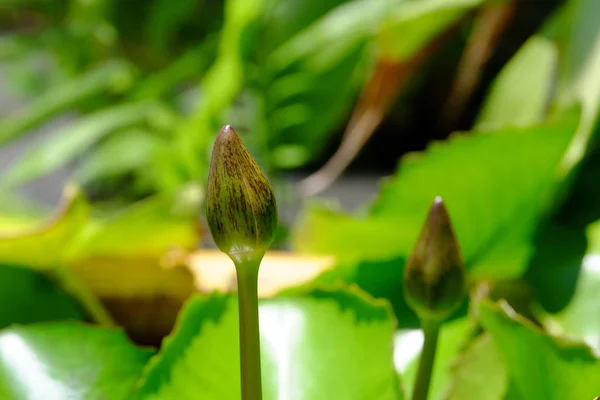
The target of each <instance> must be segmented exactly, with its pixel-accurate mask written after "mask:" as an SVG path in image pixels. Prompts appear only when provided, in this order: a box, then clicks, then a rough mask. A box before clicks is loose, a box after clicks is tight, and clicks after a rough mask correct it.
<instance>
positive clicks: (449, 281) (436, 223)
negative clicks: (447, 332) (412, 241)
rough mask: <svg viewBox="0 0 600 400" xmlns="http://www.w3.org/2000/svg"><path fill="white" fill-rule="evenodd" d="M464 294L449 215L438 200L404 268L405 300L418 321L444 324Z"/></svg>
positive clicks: (434, 203) (461, 274) (463, 283)
mask: <svg viewBox="0 0 600 400" xmlns="http://www.w3.org/2000/svg"><path fill="white" fill-rule="evenodd" d="M464 292H465V269H464V265H463V263H462V260H461V257H460V253H459V249H458V243H457V241H456V236H455V234H454V230H453V229H452V224H451V223H450V217H449V216H448V211H447V210H446V207H445V206H444V203H443V201H442V198H441V197H436V199H435V200H434V202H433V205H432V206H431V209H430V210H429V215H428V216H427V220H426V221H425V225H424V226H423V229H422V230H421V233H420V235H419V238H418V239H417V243H416V245H415V248H414V250H413V252H412V254H411V256H410V258H409V259H408V262H407V263H406V266H405V268H404V296H405V297H406V301H407V303H408V304H409V305H410V306H411V307H412V308H413V309H414V310H415V311H416V313H417V315H419V318H421V319H429V320H432V319H433V320H440V321H441V320H443V319H445V318H447V317H449V316H450V314H451V313H452V311H454V309H456V307H458V306H459V305H460V303H461V301H462V299H463V296H464Z"/></svg>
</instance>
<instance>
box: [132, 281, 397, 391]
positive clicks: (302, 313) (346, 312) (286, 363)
mask: <svg viewBox="0 0 600 400" xmlns="http://www.w3.org/2000/svg"><path fill="white" fill-rule="evenodd" d="M260 323H261V346H262V347H261V352H262V366H263V392H264V398H265V399H277V398H284V397H285V398H288V399H311V400H319V399H337V398H339V399H347V400H352V399H357V400H363V399H381V400H384V399H399V398H401V395H400V387H399V382H398V379H397V377H396V375H395V371H394V369H393V364H392V355H391V345H392V337H393V332H394V322H393V319H392V317H391V315H390V313H389V310H388V308H387V307H385V306H384V305H383V304H381V303H375V302H373V301H371V300H368V299H366V298H365V297H363V296H361V295H359V294H357V292H347V291H344V290H336V291H321V290H316V291H313V292H311V293H309V294H307V295H305V296H302V297H294V296H286V297H277V298H272V299H267V300H263V301H261V303H260ZM238 357H239V350H238V316H237V299H236V298H235V297H232V296H222V295H213V296H211V297H208V298H206V299H201V298H194V299H193V300H191V301H190V302H189V303H188V305H187V306H186V308H185V310H184V311H183V312H182V314H181V315H180V318H179V321H178V323H177V326H176V328H175V330H174V331H173V333H172V334H171V336H169V338H168V339H166V340H165V342H164V345H163V348H162V349H161V351H160V353H159V354H158V355H157V356H156V357H155V358H154V359H153V360H152V361H151V363H150V366H149V368H148V370H147V371H146V375H145V378H144V381H143V384H142V387H141V389H140V391H139V393H138V394H137V396H136V397H135V398H136V399H148V400H150V399H166V398H174V399H175V398H177V399H180V398H184V397H186V396H188V397H189V396H191V395H192V394H193V397H200V398H203V399H207V400H209V399H215V400H217V399H219V400H220V399H237V398H239V396H240V386H239V385H240V384H239V361H238Z"/></svg>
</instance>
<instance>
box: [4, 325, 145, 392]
mask: <svg viewBox="0 0 600 400" xmlns="http://www.w3.org/2000/svg"><path fill="white" fill-rule="evenodd" d="M152 353H153V351H150V350H142V349H138V348H136V347H134V346H133V345H132V344H131V343H130V342H129V341H128V339H127V337H126V336H125V334H124V333H122V332H119V331H113V330H105V329H99V328H94V327H91V326H86V325H83V324H76V323H68V324H67V323H65V324H44V325H32V326H28V327H13V328H10V329H7V330H4V331H1V332H0V398H2V399H6V400H34V399H36V400H37V399H70V400H79V399H81V400H92V399H97V400H100V399H106V400H129V399H131V395H132V392H133V390H134V388H135V384H136V381H137V379H138V377H139V376H140V374H141V372H142V368H143V367H144V365H145V364H146V361H147V360H148V358H149V357H150V356H151V355H152Z"/></svg>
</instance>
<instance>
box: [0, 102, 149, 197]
mask: <svg viewBox="0 0 600 400" xmlns="http://www.w3.org/2000/svg"><path fill="white" fill-rule="evenodd" d="M157 109H158V105H157V104H156V103H151V102H143V103H134V104H125V105H118V106H114V107H111V108H107V109H106V110H102V111H98V112H97V113H95V114H92V115H89V116H86V117H84V118H82V119H81V120H79V121H78V122H76V123H75V124H74V125H72V126H70V127H69V128H68V129H65V130H64V131H63V132H62V133H61V134H60V135H59V136H56V137H53V138H51V139H50V140H48V141H46V143H45V144H40V145H38V146H36V147H35V148H33V149H31V150H30V151H28V152H27V153H25V154H24V155H23V157H22V158H21V159H20V160H18V161H17V163H16V164H14V165H13V166H12V167H11V168H9V170H8V171H7V172H6V174H5V175H4V176H3V177H2V179H1V180H0V184H2V185H4V186H5V187H6V186H15V185H19V184H23V183H25V182H28V181H31V180H34V179H36V178H39V177H41V176H43V175H45V174H48V173H50V172H52V171H53V170H55V169H56V168H58V167H60V166H63V165H65V164H67V163H69V162H70V161H73V160H74V159H75V157H77V156H79V155H81V153H83V152H84V151H85V150H87V149H88V148H89V147H90V146H92V145H93V144H94V143H96V142H97V141H98V140H99V139H101V138H102V137H103V136H106V135H108V134H109V133H111V132H113V131H115V130H117V129H120V128H126V127H129V126H131V125H134V124H136V123H140V122H144V121H147V120H148V118H150V117H152V116H153V114H155V113H156V112H157Z"/></svg>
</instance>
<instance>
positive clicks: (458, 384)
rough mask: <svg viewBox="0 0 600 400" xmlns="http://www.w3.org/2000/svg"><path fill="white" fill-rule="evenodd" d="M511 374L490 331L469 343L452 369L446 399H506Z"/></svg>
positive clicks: (444, 397)
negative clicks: (509, 374)
mask: <svg viewBox="0 0 600 400" xmlns="http://www.w3.org/2000/svg"><path fill="white" fill-rule="evenodd" d="M508 385H509V382H508V373H507V371H506V367H505V366H504V363H503V362H502V359H501V357H500V353H499V352H498V350H497V349H496V345H495V344H494V342H493V341H492V338H491V336H490V335H489V334H488V333H484V334H482V335H480V336H478V337H476V338H475V339H473V341H471V343H469V346H468V347H467V348H466V349H465V350H464V351H463V352H462V353H461V354H460V355H459V357H457V358H456V359H455V360H454V362H453V365H452V369H451V371H450V386H449V389H448V391H447V392H446V394H445V395H444V396H443V397H442V398H443V399H445V400H469V399H473V400H504V399H505V395H506V393H507V391H508Z"/></svg>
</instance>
